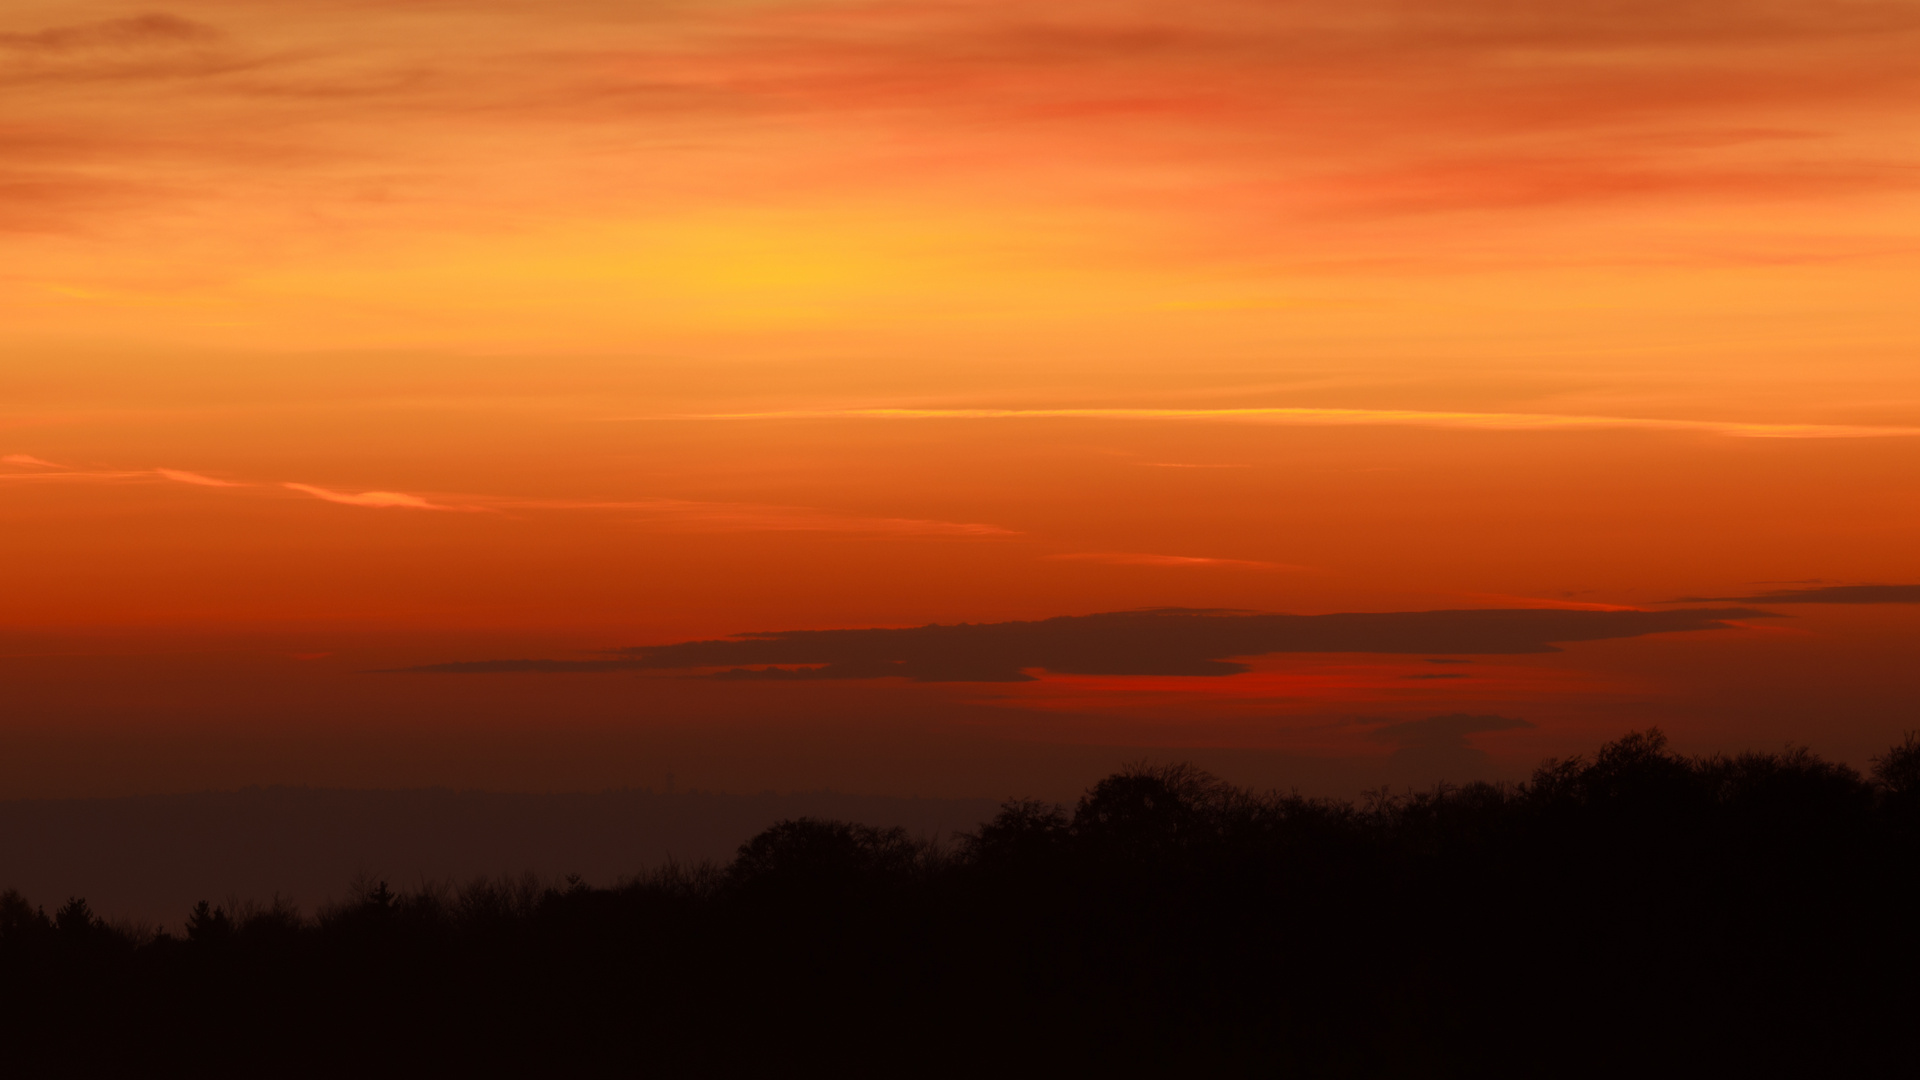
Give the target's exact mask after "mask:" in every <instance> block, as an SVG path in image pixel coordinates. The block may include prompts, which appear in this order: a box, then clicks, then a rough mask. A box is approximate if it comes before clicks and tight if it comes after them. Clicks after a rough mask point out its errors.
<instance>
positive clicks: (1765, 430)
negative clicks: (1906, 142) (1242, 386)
mask: <svg viewBox="0 0 1920 1080" xmlns="http://www.w3.org/2000/svg"><path fill="white" fill-rule="evenodd" d="M622 419H647V420H837V419H848V420H858V419H872V420H1189V421H1208V420H1212V421H1228V422H1233V421H1238V422H1242V423H1265V424H1296V425H1301V426H1327V427H1336V426H1338V427H1361V426H1374V425H1386V426H1395V427H1435V428H1465V429H1471V430H1480V431H1565V430H1576V431H1577V430H1622V429H1640V430H1648V431H1687V432H1697V433H1701V434H1708V435H1726V436H1732V437H1736V438H1749V439H1872V438H1901V437H1908V438H1910V437H1913V436H1916V435H1920V427H1897V426H1886V425H1869V424H1762V423H1746V422H1742V421H1735V420H1663V419H1655V418H1645V417H1625V416H1568V415H1561V414H1556V413H1504V412H1442V411H1434V410H1425V409H1320V408H1295V407H1272V408H1266V407H1261V408H1234V409H895V408H885V409H790V410H781V411H775V412H743V413H695V414H687V415H681V416H654V417H624V418H622Z"/></svg>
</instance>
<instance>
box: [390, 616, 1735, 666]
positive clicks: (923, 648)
mask: <svg viewBox="0 0 1920 1080" xmlns="http://www.w3.org/2000/svg"><path fill="white" fill-rule="evenodd" d="M1765 614H1766V613H1765V612H1761V611H1753V610H1749V609H1745V608H1693V609H1686V610H1670V611H1631V610H1623V611H1562V610H1549V609H1495V610H1462V611H1400V612H1359V613H1339V614H1331V615H1270V614H1255V613H1248V612H1235V611H1202V610H1191V609H1184V608H1173V609H1159V610H1151V611H1119V612H1108V613H1105V614H1099V615H1068V616H1061V617H1059V618H1053V619H1043V620H1039V621H1036V622H1004V623H980V624H974V623H962V624H959V625H956V626H940V625H933V626H917V627H911V628H876V629H860V630H787V631H780V632H776V633H757V634H742V635H740V636H738V637H735V638H729V639H724V640H716V641H686V642H680V643H678V644H672V645H646V646H639V647H635V648H628V649H620V650H617V651H615V652H614V653H612V654H610V655H608V656H606V657H604V658H601V659H594V660H482V661H469V662H460V663H449V664H430V665H426V666H424V667H417V668H408V669H406V670H409V671H422V672H445V673H457V674H480V673H488V672H592V671H667V670H675V669H678V670H686V671H693V670H699V669H711V668H721V669H724V670H722V671H720V672H719V673H718V674H717V675H715V676H713V677H715V678H721V679H784V680H801V679H877V678H884V677H888V676H897V677H903V678H908V679H913V680H915V681H917V682H1021V681H1025V680H1028V679H1030V678H1032V676H1030V675H1028V674H1026V672H1027V671H1028V670H1031V669H1036V668H1037V669H1043V670H1046V671H1051V672H1056V673H1059V674H1071V675H1235V674H1238V673H1240V672H1243V671H1246V670H1248V668H1247V665H1246V664H1243V663H1237V662H1235V661H1234V660H1233V658H1234V657H1248V656H1261V655H1266V654H1271V653H1396V654H1398V653H1468V654H1514V653H1545V652H1556V651H1558V650H1557V649H1556V647H1555V646H1556V645H1559V644H1563V643H1566V642H1573V641H1599V640H1603V639H1609V638H1629V637H1641V636H1643V635H1647V634H1666V633H1676V632H1682V631H1689V630H1718V629H1723V628H1725V627H1726V626H1727V621H1726V620H1728V619H1736V618H1750V617H1754V616H1763V615H1765ZM770 665H784V666H770Z"/></svg>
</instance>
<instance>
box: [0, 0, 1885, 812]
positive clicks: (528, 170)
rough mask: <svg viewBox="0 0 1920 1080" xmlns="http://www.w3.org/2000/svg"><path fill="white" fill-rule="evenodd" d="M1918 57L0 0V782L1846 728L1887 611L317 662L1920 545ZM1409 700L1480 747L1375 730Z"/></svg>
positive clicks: (1265, 596) (384, 4) (1627, 588)
mask: <svg viewBox="0 0 1920 1080" xmlns="http://www.w3.org/2000/svg"><path fill="white" fill-rule="evenodd" d="M1915 55H1920V8H1917V7H1915V6H1914V5H1913V4H1911V3H1906V2H1858V3H1813V2H1808V0H1778V2H1767V3H1751V2H1750V3H1731V2H1725V0H1702V2H1682V3H1671V2H1669V3H1658V4H1655V3H1644V4H1643V3H1596V2H1587V0H1576V2H1570V3H1561V4H1551V5H1520V4H1512V3H1506V2H1495V0H1448V2H1424V3H1413V2H1410V0H1409V2H1400V0H1360V2H1343V3H1337V4H1336V3H1332V2H1327V0H1294V2H1287V3H1251V2H1247V3H1241V2H1223V0H1188V2H1184V3H1179V4H1171V3H1166V4H1162V3H1123V2H1106V3H1081V2H1068V3H1061V4H1053V5H1045V6H1043V7H1035V6H1034V5H1025V4H1012V3H1007V2H1004V0H973V2H966V0H961V2H948V3H935V2H926V3H919V2H909V3H890V4H871V3H859V2H818V0H815V2H793V3H789V2H778V0H724V2H719V0H687V2H669V3H650V4H631V3H614V2H611V0H559V2H546V3H534V2H508V0H472V2H456V0H325V2H323V0H281V2H275V3H240V2H237V0H206V2H197V3H196V2H185V3H171V4H165V5H163V6H160V7H154V8H142V7H131V8H130V7H126V6H121V5H116V4H103V3H92V2H88V0H58V2H42V0H17V2H15V3H10V4H8V5H7V6H6V9H5V12H4V13H0V686H3V687H4V688H5V691H6V695H7V703H6V704H5V705H4V706H0V725H5V726H6V728H7V729H8V737H9V739H10V740H12V741H14V742H15V745H16V746H17V747H20V748H21V749H20V750H19V751H18V752H16V753H15V754H13V755H12V756H10V757H9V758H8V759H7V761H6V763H5V764H4V765H0V796H5V795H21V794H71V793H80V792H110V791H135V790H140V791H147V790H175V789H180V788H192V787H204V786H231V785H235V784H244V783H265V782H279V781H297V782H310V783H341V784H376V783H377V784H418V783H449V784H469V785H481V786H492V787H508V788H514V787H517V788H540V787H581V786H588V787H591V786H604V785H610V784H623V783H636V784H641V783H657V782H658V781H659V776H660V775H661V774H663V772H664V770H666V769H669V768H677V769H678V770H679V773H680V775H681V776H682V777H683V782H688V783H704V784H706V785H708V786H712V787H716V788H723V789H726V788H732V789H748V788H759V787H777V788H806V787H818V786H823V785H827V784H833V785H837V786H840V787H842V788H846V789H855V790H871V791H889V792H903V793H911V792H924V793H934V792H939V793H954V794H960V793H964V794H983V795H992V796H1001V795H1008V794H1014V793H1015V790H1014V789H1016V788H1021V789H1031V790H1036V791H1039V790H1045V791H1047V792H1049V793H1052V792H1053V791H1055V790H1070V789H1071V787H1072V785H1073V784H1076V783H1078V782H1079V781H1080V779H1081V778H1082V777H1083V776H1084V775H1085V774H1087V773H1088V771H1089V770H1094V771H1097V770H1098V769H1100V768H1104V767H1107V765H1108V764H1109V763H1110V760H1112V759H1115V756H1116V755H1123V754H1127V753H1132V752H1135V751H1144V750H1153V751H1155V752H1162V751H1164V752H1176V751H1179V752H1185V751H1194V752H1196V753H1197V752H1199V751H1201V750H1204V751H1206V752H1207V753H1209V754H1212V755H1213V756H1212V757H1207V758H1205V763H1206V764H1208V766H1209V767H1213V768H1218V769H1220V770H1221V771H1223V772H1225V773H1227V774H1229V775H1237V776H1240V777H1244V778H1248V779H1258V780H1262V781H1263V782H1266V781H1270V782H1288V783H1301V784H1305V785H1307V786H1312V785H1314V784H1316V783H1321V784H1322V785H1323V786H1329V787H1336V788H1337V787H1339V786H1340V785H1342V784H1348V783H1349V782H1352V783H1358V782H1360V781H1361V780H1364V779H1366V777H1365V776H1363V775H1362V774H1364V773H1366V772H1367V770H1368V769H1370V768H1371V769H1375V770H1376V772H1379V771H1380V770H1386V771H1385V772H1380V775H1383V776H1384V775H1387V774H1388V773H1392V770H1393V769H1394V768H1399V769H1401V772H1400V773H1392V774H1393V775H1394V776H1400V775H1402V774H1404V775H1405V776H1406V777H1408V778H1413V777H1414V775H1415V774H1416V773H1418V772H1419V771H1420V769H1427V770H1428V771H1429V772H1431V771H1433V770H1436V769H1439V770H1442V771H1444V770H1445V769H1453V770H1455V771H1456V772H1457V771H1458V770H1460V769H1473V768H1478V769H1482V770H1483V771H1488V772H1489V774H1492V773H1496V772H1498V773H1502V774H1510V773H1512V772H1513V770H1515V769H1520V768H1524V767H1525V766H1526V765H1527V764H1529V763H1531V762H1532V761H1534V760H1537V759H1538V758H1539V757H1541V756H1544V755H1546V754H1564V753H1572V752H1577V751H1579V750H1582V749H1587V748H1590V747H1591V746H1592V745H1594V744H1595V743H1596V742H1597V741H1598V740H1601V739H1604V738H1608V737H1611V736H1613V735H1615V734H1618V733H1619V732H1621V731H1624V730H1626V729H1628V728H1631V727H1636V726H1644V725H1645V724H1647V723H1656V722H1657V723H1659V724H1661V725H1662V726H1663V727H1665V728H1666V729H1667V730H1668V731H1669V732H1670V733H1672V734H1673V735H1674V736H1675V738H1676V741H1677V742H1678V743H1679V744H1680V745H1681V746H1682V748H1683V749H1688V750H1718V749H1737V748H1741V747H1745V746H1769V747H1771V746H1777V745H1779V744H1780V743H1782V742H1786V741H1789V740H1792V741H1798V742H1806V743H1810V744H1812V745H1813V746H1815V748H1816V749H1820V750H1822V751H1824V752H1828V753H1834V754H1839V755H1842V756H1845V757H1848V758H1850V759H1852V760H1855V761H1863V760H1864V758H1865V756H1866V755H1867V754H1869V753H1871V752H1873V750H1875V749H1876V748H1878V747H1883V746H1885V745H1886V744H1887V743H1888V742H1889V741H1891V740H1893V739H1895V738H1897V737H1898V734H1899V732H1900V731H1901V730H1903V729H1905V728H1911V727H1914V726H1916V724H1917V723H1920V722H1917V721H1916V720H1915V719H1914V717H1915V716H1916V715H1920V711H1917V709H1916V706H1920V690H1917V689H1916V687H1915V684H1914V664H1915V659H1916V647H1920V611H1916V609H1915V607H1914V606H1913V605H1912V604H1911V603H1903V602H1896V603H1882V604H1825V603H1821V604H1801V603H1795V604H1792V605H1790V606H1778V607H1774V608H1769V609H1767V610H1769V611H1770V612H1772V614H1771V615H1769V616H1764V617H1755V618H1753V619H1747V620H1743V621H1741V622H1740V623H1739V625H1738V626H1732V627H1729V628H1726V629H1719V630H1712V631H1693V632H1684V633H1672V634H1657V635H1650V636H1642V637H1629V638H1622V639H1615V640H1604V641H1586V642H1579V643H1571V644H1564V645H1562V646H1561V647H1560V648H1561V650H1562V651H1559V652H1553V653H1541V654H1526V655H1511V656H1500V657H1491V656H1479V655H1474V656H1463V657H1462V658H1464V659H1467V660H1469V661H1470V662H1469V663H1468V664H1464V665H1460V666H1459V669H1458V671H1454V670H1453V669H1448V670H1447V671H1445V672H1441V671H1438V670H1437V669H1430V668H1428V667H1427V666H1425V661H1426V659H1428V657H1426V656H1424V655H1399V654H1393V655H1387V654H1331V653H1301V654H1287V655H1283V656H1265V657H1257V658H1252V659H1250V660H1249V661H1248V662H1249V663H1251V664H1252V666H1253V670H1251V671H1248V672H1246V673H1244V674H1239V675H1231V676H1211V677H1210V676H1162V675H1089V674H1085V673H1072V672H1058V671H1052V672H1050V671H1046V670H1043V669H1036V671H1035V674H1036V675H1037V678H1036V679H1035V680H1034V681H1030V682H1020V683H955V682H947V683H943V682H938V681H933V682H908V681H906V680H903V679H899V678H877V679H825V680H813V681H806V682H787V683H780V682H763V683H754V684H751V685H748V684H743V683H719V682H715V681H713V680H709V679H702V678H699V677H689V676H687V675H683V674H677V673H665V672H656V673H647V672H634V671H620V672H602V673H583V672H568V673H552V674H545V675H536V674H525V673H516V674H497V675H421V674H408V675H394V674H381V675H375V674H369V672H370V671H372V670H374V669H386V668H395V667H407V666H417V665H430V664H439V663H448V662H458V661H474V660H489V659H504V658H542V657H544V658H556V659H566V658H577V657H582V656H592V655H599V653H598V652H597V651H598V650H607V649H615V648H620V647H625V646H637V645H660V644H668V643H673V642H682V641H689V640H696V639H705V638H718V637H724V636H726V635H731V634H737V633H741V632H745V631H782V630H799V629H832V628H861V627H909V626H918V625H923V624H927V623H935V622H939V623H958V622H974V623H994V622H1005V621H1011V620H1034V619H1046V618H1050V617H1054V616H1060V615H1081V614H1088V613H1094V612H1110V611H1123V610H1129V609H1137V608H1146V607H1185V608H1227V609H1236V610H1242V609H1244V610H1257V611H1269V612H1296V613H1308V614H1312V613H1326V612H1395V611H1422V610H1432V609H1461V608H1505V607H1541V606H1555V605H1560V606H1567V605H1573V606H1578V605H1599V606H1601V607H1618V606H1626V607H1641V608H1648V609H1659V608H1661V605H1662V602H1663V601H1669V600H1674V599H1677V598H1681V597H1689V596H1695V597H1726V596H1751V595H1756V594H1762V593H1765V592H1768V591H1770V590H1776V589H1783V588H1785V589H1791V588H1806V587H1818V586H1821V585H1833V584H1858V583H1882V584H1904V583H1911V582H1914V581H1920V565H1916V559H1915V557H1914V555H1913V552H1914V551H1916V550H1920V363H1916V348H1917V347H1920V319H1916V317H1915V315H1914V313H1913V311H1914V305H1913V304H1912V301H1911V293H1912V285H1911V283H1912V282H1913V281H1914V280H1915V273H1916V271H1917V270H1920V144H1916V143H1915V141H1914V140H1913V139H1912V138H1911V133H1912V132H1913V131H1914V130H1916V125H1917V124H1920V66H1916V65H1915V64H1914V63H1913V61H1912V57H1914V56H1915ZM1758 606H1761V607H1764V605H1758ZM698 674H700V673H694V675H695V676H697V675H698ZM1435 674H1449V675H1451V674H1458V675H1460V676H1462V677H1460V678H1427V677H1424V676H1428V675H1435ZM1415 676H1423V677H1418V678H1416V677H1415ZM1455 713H1466V714H1472V715H1475V716H1497V717H1502V718H1507V719H1510V720H1520V721H1525V723H1527V724H1530V725H1532V726H1531V727H1510V728H1507V729H1504V730H1496V729H1493V728H1488V729H1487V730H1485V731H1484V732H1479V733H1475V734H1472V735H1471V737H1470V739H1469V742H1468V743H1466V744H1458V743H1457V742H1456V743H1451V744H1448V746H1447V747H1445V748H1443V749H1444V750H1445V752H1444V753H1440V751H1433V747H1431V746H1428V745H1427V744H1424V743H1423V744H1420V745H1418V746H1416V745H1414V744H1412V743H1407V742H1405V740H1404V739H1402V740H1401V742H1398V743H1396V742H1395V739H1396V738H1400V736H1397V735H1394V734H1393V732H1395V731H1399V730H1400V729H1397V728H1395V729H1390V728H1389V726H1388V725H1390V724H1395V723H1404V722H1407V721H1412V720H1419V719H1423V718H1425V717H1429V716H1435V715H1446V714H1455ZM1087 748H1096V749H1091V750H1090V749H1087ZM1396 748H1397V749H1396ZM1428 751H1433V753H1439V754H1440V756H1438V757H1434V756H1433V754H1432V753H1429V754H1428V756H1427V757H1426V758H1421V757H1420V754H1421V753H1427V752H1428ZM1476 751H1484V752H1485V753H1487V754H1489V755H1491V757H1488V758H1476V757H1473V756H1472V755H1473V754H1474V753H1475V752H1476ZM1396 754H1397V755H1398V760H1399V761H1400V765H1397V766H1396V765H1392V756H1393V755H1396ZM1447 754H1451V755H1453V756H1451V757H1448V756H1446V755H1447ZM1102 755H1104V756H1102ZM1236 755H1237V756H1236ZM1463 755H1464V756H1463ZM1416 759H1417V760H1416ZM1422 762H1424V764H1421V763H1422ZM676 763H677V764H676ZM1416 766H1417V767H1416ZM1235 770H1239V771H1238V772H1237V773H1236V771H1235ZM1425 778H1427V779H1431V778H1432V777H1431V776H1427V777H1425Z"/></svg>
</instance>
